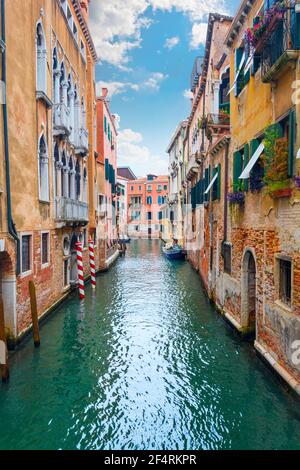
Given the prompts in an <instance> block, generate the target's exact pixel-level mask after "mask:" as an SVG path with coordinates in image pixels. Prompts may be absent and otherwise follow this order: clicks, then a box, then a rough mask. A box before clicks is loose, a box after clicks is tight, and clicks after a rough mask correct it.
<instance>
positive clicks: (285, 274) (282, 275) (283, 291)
mask: <svg viewBox="0 0 300 470" xmlns="http://www.w3.org/2000/svg"><path fill="white" fill-rule="evenodd" d="M278 263H279V299H280V300H281V302H283V303H284V304H286V305H288V306H289V307H290V306H291V303H292V262H291V261H290V260H287V259H278Z"/></svg>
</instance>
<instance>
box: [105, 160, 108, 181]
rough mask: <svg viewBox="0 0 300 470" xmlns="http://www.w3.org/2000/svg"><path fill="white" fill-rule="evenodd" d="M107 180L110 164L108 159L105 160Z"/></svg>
mask: <svg viewBox="0 0 300 470" xmlns="http://www.w3.org/2000/svg"><path fill="white" fill-rule="evenodd" d="M105 179H106V180H107V181H108V179H109V162H108V158H106V159H105Z"/></svg>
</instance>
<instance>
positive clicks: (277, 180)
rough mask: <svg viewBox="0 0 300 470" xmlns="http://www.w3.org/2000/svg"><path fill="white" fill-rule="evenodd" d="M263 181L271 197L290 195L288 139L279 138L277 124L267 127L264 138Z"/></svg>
mask: <svg viewBox="0 0 300 470" xmlns="http://www.w3.org/2000/svg"><path fill="white" fill-rule="evenodd" d="M264 145H265V150H264V156H263V161H264V164H265V176H264V182H265V184H266V185H267V190H268V193H269V194H270V196H271V197H273V198H282V197H290V196H291V194H292V189H291V187H290V181H289V179H288V140H287V139H286V138H281V137H280V133H279V128H278V126H277V125H274V126H271V127H269V129H268V130H267V131H266V133H265V139H264Z"/></svg>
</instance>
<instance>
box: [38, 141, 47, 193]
mask: <svg viewBox="0 0 300 470" xmlns="http://www.w3.org/2000/svg"><path fill="white" fill-rule="evenodd" d="M38 162H39V198H40V201H44V202H49V158H48V148H47V144H46V140H45V136H44V134H43V135H42V136H41V137H40V140H39V149H38Z"/></svg>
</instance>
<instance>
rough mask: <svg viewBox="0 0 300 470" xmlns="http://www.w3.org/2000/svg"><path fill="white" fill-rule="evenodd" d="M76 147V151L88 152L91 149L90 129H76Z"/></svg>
mask: <svg viewBox="0 0 300 470" xmlns="http://www.w3.org/2000/svg"><path fill="white" fill-rule="evenodd" d="M75 149H76V153H83V154H86V153H88V151H89V131H88V130H87V129H84V128H83V127H81V128H80V129H79V130H78V131H75Z"/></svg>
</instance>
